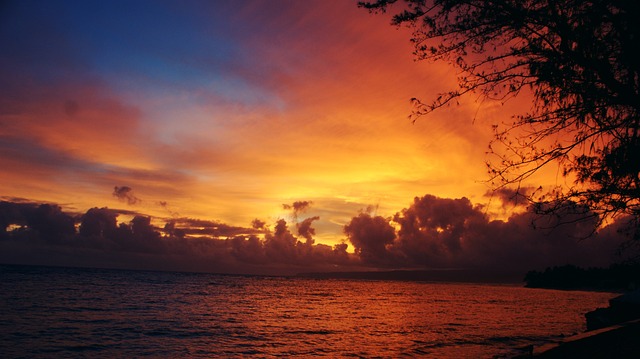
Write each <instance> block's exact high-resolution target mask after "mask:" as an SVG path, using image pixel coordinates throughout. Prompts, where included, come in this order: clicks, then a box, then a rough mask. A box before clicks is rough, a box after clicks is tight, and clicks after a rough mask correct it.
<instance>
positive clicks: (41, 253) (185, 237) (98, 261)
mask: <svg viewBox="0 0 640 359" xmlns="http://www.w3.org/2000/svg"><path fill="white" fill-rule="evenodd" d="M122 213H126V214H127V215H128V216H132V217H133V218H132V219H131V220H130V221H129V222H119V221H118V218H119V216H120V214H122ZM318 219H319V217H311V218H308V219H305V220H304V221H302V222H301V223H300V224H296V225H297V227H298V234H297V235H295V234H294V233H292V232H291V230H290V229H289V225H288V224H287V222H286V221H285V220H284V219H280V220H278V221H277V222H276V223H275V225H274V227H273V230H270V229H269V227H268V226H267V225H266V223H265V222H264V221H260V220H254V221H253V224H252V226H251V227H239V226H232V225H228V224H225V223H221V222H218V221H211V220H202V219H193V218H170V219H167V220H166V221H165V222H164V225H158V224H154V223H157V222H159V221H160V220H161V219H159V218H155V219H154V218H152V217H150V216H146V215H144V214H140V213H137V212H134V211H127V210H120V209H110V208H106V207H103V208H98V207H94V208H91V209H89V210H87V211H86V212H85V213H84V214H82V215H76V216H72V215H70V214H67V213H65V212H63V211H62V209H61V207H59V206H57V205H54V204H38V203H31V202H24V203H13V202H10V201H2V202H0V221H1V222H0V227H1V230H0V261H2V262H5V263H28V264H29V263H32V264H54V265H79V266H96V265H98V266H107V267H122V268H140V269H167V270H193V271H214V272H227V273H254V274H293V273H297V272H300V271H315V270H323V269H325V270H326V269H327V268H333V267H334V266H335V265H338V266H343V267H349V266H353V265H355V264H357V263H358V262H357V261H356V260H355V258H354V256H353V255H351V254H349V253H347V245H346V244H340V245H336V246H334V247H330V246H326V245H322V244H317V245H316V244H314V240H313V236H314V235H315V230H314V229H313V227H312V226H311V224H312V223H313V222H314V221H316V220H318ZM76 225H77V230H76Z"/></svg>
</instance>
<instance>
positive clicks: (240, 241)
mask: <svg viewBox="0 0 640 359" xmlns="http://www.w3.org/2000/svg"><path fill="white" fill-rule="evenodd" d="M116 192H117V191H116ZM122 192H123V193H125V194H130V192H131V189H130V188H129V190H126V191H122ZM114 193H115V192H114ZM296 204H298V205H297V206H296ZM310 205H311V203H310V202H306V201H304V202H303V201H300V202H294V204H293V205H290V206H289V207H288V208H289V209H291V210H293V212H294V213H293V215H294V221H293V223H288V222H287V221H286V220H285V219H282V218H281V219H277V220H276V221H275V223H273V225H272V226H271V225H270V224H268V223H267V222H266V221H262V220H260V219H255V220H254V221H253V222H252V223H251V224H250V225H249V226H247V227H241V226H232V225H228V224H225V223H222V222H219V221H212V220H203V219H194V218H186V217H171V218H152V217H150V216H147V215H144V214H142V213H138V212H135V211H130V210H119V209H110V208H106V207H103V208H98V207H94V208H91V209H89V210H87V211H86V212H85V213H82V214H71V213H65V212H64V211H63V210H62V208H61V207H60V206H58V205H56V204H51V203H34V202H29V201H16V200H13V201H11V200H8V201H2V202H0V262H3V263H22V264H47V265H69V266H93V267H116V268H134V269H160V270H183V271H185V270H186V271H206V272H218V273H251V274H294V273H299V272H312V271H356V270H376V269H377V270H385V269H437V270H444V269H447V270H450V269H456V270H479V271H482V270H485V271H491V272H493V273H511V274H514V275H517V276H520V275H522V274H524V273H526V271H528V270H532V269H544V268H545V267H548V266H554V265H564V264H575V265H579V266H585V267H589V266H606V265H609V264H610V263H612V262H614V261H619V260H621V259H622V258H621V257H616V255H615V253H616V250H617V249H618V248H619V246H620V245H621V244H622V243H623V242H624V241H626V237H625V236H623V235H622V234H621V233H620V231H619V230H620V228H621V224H618V223H614V224H612V225H610V226H608V227H606V228H604V229H602V230H601V231H600V232H599V233H598V234H596V235H594V236H591V237H587V235H588V234H589V233H590V231H591V228H592V227H591V226H592V225H593V223H591V222H589V220H586V221H580V220H577V219H578V218H572V217H571V216H572V214H569V213H567V214H565V215H564V216H558V217H540V216H538V215H536V214H535V213H534V212H533V211H532V210H531V209H527V210H522V211H517V213H515V214H513V215H512V216H511V217H509V218H508V219H506V220H494V219H491V218H490V217H489V216H488V215H487V214H486V213H485V209H484V207H483V206H479V205H473V204H472V203H471V201H470V200H469V199H467V198H457V199H451V198H439V197H436V196H433V195H425V196H423V197H416V198H414V200H413V203H411V205H410V206H408V207H407V208H405V209H403V210H401V211H399V212H397V213H396V214H395V215H393V216H391V217H383V216H379V215H374V214H371V213H370V212H361V213H359V214H358V215H356V216H354V217H353V218H352V219H351V221H350V222H349V223H348V224H346V225H345V226H344V234H345V235H346V240H345V241H344V242H343V243H340V244H337V245H334V246H328V245H324V244H316V243H315V240H314V237H315V236H316V229H315V228H314V227H313V224H314V222H315V221H317V220H319V219H320V217H319V216H311V217H307V218H304V219H301V220H298V215H300V214H301V213H302V212H303V210H304V209H307V208H308V207H309V206H310ZM296 207H297V208H296ZM123 215H125V216H126V217H127V218H131V219H130V220H129V221H123V220H121V217H122V216H123ZM572 219H576V220H572ZM561 221H562V222H563V223H565V224H563V225H559V223H560V222H561ZM347 242H348V243H350V244H351V245H352V246H353V247H354V248H355V250H354V251H353V252H349V251H348V247H349V246H348V244H347Z"/></svg>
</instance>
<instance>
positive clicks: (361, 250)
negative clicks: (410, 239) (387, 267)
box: [344, 213, 396, 265]
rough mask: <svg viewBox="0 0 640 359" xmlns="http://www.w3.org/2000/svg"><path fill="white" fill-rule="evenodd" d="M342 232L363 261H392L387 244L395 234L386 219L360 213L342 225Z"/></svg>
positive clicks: (385, 262)
mask: <svg viewBox="0 0 640 359" xmlns="http://www.w3.org/2000/svg"><path fill="white" fill-rule="evenodd" d="M344 233H345V234H346V235H347V237H348V238H349V241H350V242H351V244H353V246H354V247H355V250H356V254H358V255H359V256H360V258H361V259H362V260H363V261H364V262H365V263H367V264H373V265H379V264H389V263H390V262H392V261H393V260H392V255H391V254H390V253H389V251H388V246H390V245H391V244H393V240H394V238H395V236H396V235H395V229H394V228H393V227H392V226H391V225H390V224H389V220H388V219H385V218H383V217H380V216H374V217H372V216H371V215H370V214H368V213H360V214H359V215H358V216H357V217H354V218H352V219H351V222H350V223H349V224H347V225H346V226H345V227H344Z"/></svg>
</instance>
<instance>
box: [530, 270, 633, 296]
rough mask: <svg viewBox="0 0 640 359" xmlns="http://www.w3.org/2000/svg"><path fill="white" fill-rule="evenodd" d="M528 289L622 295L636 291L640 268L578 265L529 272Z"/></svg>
mask: <svg viewBox="0 0 640 359" xmlns="http://www.w3.org/2000/svg"><path fill="white" fill-rule="evenodd" d="M524 281H525V282H526V284H525V286H526V287H528V288H547V289H562V290H589V291H606V292H621V291H626V290H630V289H635V288H636V287H637V285H638V283H640V265H639V264H613V265H611V266H609V267H608V268H588V269H584V268H580V267H577V266H574V265H565V266H560V267H551V268H547V269H545V270H544V271H542V272H540V271H529V272H528V273H527V274H526V275H525V277H524Z"/></svg>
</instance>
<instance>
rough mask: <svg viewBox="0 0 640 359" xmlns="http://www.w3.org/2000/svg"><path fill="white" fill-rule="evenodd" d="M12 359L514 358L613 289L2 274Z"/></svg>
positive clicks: (0, 302)
mask: <svg viewBox="0 0 640 359" xmlns="http://www.w3.org/2000/svg"><path fill="white" fill-rule="evenodd" d="M0 270H1V272H0V275H1V279H2V280H1V284H0V286H1V287H0V306H1V308H2V309H1V310H0V353H2V357H3V358H17V357H28V358H51V357H67V358H69V357H72V358H73V357H77V358H82V357H87V358H88V357H90V358H113V357H141V356H147V357H159V358H177V357H202V358H208V357H215V356H219V357H246V356H255V357H261V358H262V357H282V356H298V357H316V356H325V357H364V358H371V357H394V358H395V357H416V356H423V357H438V358H460V357H462V358H465V357H466V358H476V357H487V358H491V357H496V356H508V355H511V354H514V353H516V352H517V348H520V347H524V346H526V345H529V344H540V343H544V342H549V341H554V340H558V339H560V338H561V336H563V335H572V334H574V333H577V332H580V331H583V330H584V329H585V321H584V313H585V312H587V311H590V310H592V309H594V308H596V307H599V306H606V304H607V300H608V299H610V298H611V297H613V296H614V295H613V294H610V293H591V292H563V291H554V290H543V289H528V288H522V287H517V286H496V285H477V284H447V283H415V282H391V281H363V280H328V279H304V278H286V277H259V276H255V277H247V276H226V275H212V274H190V273H167V272H141V271H120V270H98V269H66V268H47V267H23V266H2V267H0Z"/></svg>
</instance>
